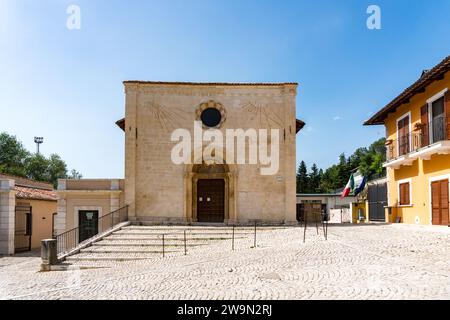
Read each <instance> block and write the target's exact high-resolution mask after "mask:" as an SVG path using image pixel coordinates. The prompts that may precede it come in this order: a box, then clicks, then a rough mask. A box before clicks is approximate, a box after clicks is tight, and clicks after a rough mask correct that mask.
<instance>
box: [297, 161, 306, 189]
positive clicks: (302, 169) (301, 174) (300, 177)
mask: <svg viewBox="0 0 450 320" xmlns="http://www.w3.org/2000/svg"><path fill="white" fill-rule="evenodd" d="M307 192H308V172H307V169H306V164H305V162H304V161H302V162H300V165H299V166H298V170H297V193H307Z"/></svg>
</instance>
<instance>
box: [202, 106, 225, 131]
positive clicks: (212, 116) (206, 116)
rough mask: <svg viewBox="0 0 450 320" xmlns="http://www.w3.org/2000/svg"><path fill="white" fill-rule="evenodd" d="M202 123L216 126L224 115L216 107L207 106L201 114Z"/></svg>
mask: <svg viewBox="0 0 450 320" xmlns="http://www.w3.org/2000/svg"><path fill="white" fill-rule="evenodd" d="M200 119H201V120H202V123H203V124H204V125H205V126H207V127H210V128H212V127H215V126H217V125H219V123H220V121H222V115H221V113H220V111H219V110H217V109H216V108H207V109H205V110H203V111H202V114H201V115H200Z"/></svg>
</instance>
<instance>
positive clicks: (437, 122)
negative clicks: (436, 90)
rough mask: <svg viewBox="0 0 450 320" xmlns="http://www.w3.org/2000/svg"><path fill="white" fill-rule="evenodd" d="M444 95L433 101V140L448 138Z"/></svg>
mask: <svg viewBox="0 0 450 320" xmlns="http://www.w3.org/2000/svg"><path fill="white" fill-rule="evenodd" d="M445 120H446V119H445V108H444V97H442V98H439V99H437V100H436V101H434V102H432V103H431V136H432V138H433V142H438V141H442V140H445V139H446V134H445V126H446V121H445Z"/></svg>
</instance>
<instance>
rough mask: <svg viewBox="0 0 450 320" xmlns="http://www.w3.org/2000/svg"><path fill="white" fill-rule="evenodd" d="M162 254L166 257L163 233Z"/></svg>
mask: <svg viewBox="0 0 450 320" xmlns="http://www.w3.org/2000/svg"><path fill="white" fill-rule="evenodd" d="M162 254H163V258H164V234H163V235H162Z"/></svg>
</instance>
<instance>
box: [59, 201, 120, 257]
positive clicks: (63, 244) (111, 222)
mask: <svg viewBox="0 0 450 320" xmlns="http://www.w3.org/2000/svg"><path fill="white" fill-rule="evenodd" d="M125 221H128V205H127V206H124V207H122V208H119V209H117V210H114V211H112V212H110V213H108V214H105V215H103V216H101V217H99V218H97V221H96V222H97V233H96V234H95V235H93V236H92V237H91V238H89V239H92V238H93V237H95V236H97V235H98V234H100V233H102V232H106V231H108V230H111V229H112V228H114V227H115V226H116V225H118V224H119V223H122V222H125ZM54 239H56V250H57V254H58V255H61V254H63V253H66V252H68V251H70V250H72V249H74V248H76V247H77V246H78V245H79V244H80V243H82V242H85V241H88V240H89V239H84V240H83V241H81V242H80V241H79V240H80V227H79V226H78V227H75V228H72V229H70V230H67V231H64V232H63V233H61V234H59V235H57V236H55V237H54Z"/></svg>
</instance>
